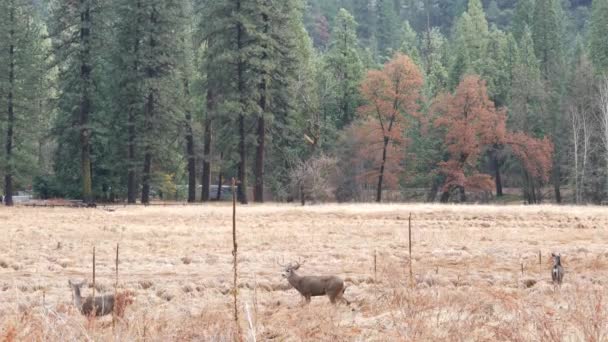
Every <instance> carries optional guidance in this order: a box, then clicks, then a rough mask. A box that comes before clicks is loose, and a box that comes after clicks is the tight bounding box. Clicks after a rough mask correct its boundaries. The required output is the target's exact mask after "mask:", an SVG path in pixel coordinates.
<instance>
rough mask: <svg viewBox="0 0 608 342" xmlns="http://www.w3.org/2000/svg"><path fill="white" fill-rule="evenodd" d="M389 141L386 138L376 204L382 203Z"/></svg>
mask: <svg viewBox="0 0 608 342" xmlns="http://www.w3.org/2000/svg"><path fill="white" fill-rule="evenodd" d="M388 143H389V139H388V137H384V145H383V147H382V163H381V164H380V174H379V175H378V188H377V189H376V202H377V203H380V202H382V182H383V181H384V168H385V165H386V155H387V149H388Z"/></svg>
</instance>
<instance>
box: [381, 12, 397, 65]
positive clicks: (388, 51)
mask: <svg viewBox="0 0 608 342" xmlns="http://www.w3.org/2000/svg"><path fill="white" fill-rule="evenodd" d="M398 23H399V17H398V14H397V13H396V12H395V2H394V0H377V1H376V41H377V43H378V54H379V57H381V58H384V59H386V60H388V59H390V58H391V56H392V54H393V53H394V51H395V50H396V49H397V48H398V47H399V46H398V45H397V44H398V42H399V39H398V38H397V37H398V33H399V24H398Z"/></svg>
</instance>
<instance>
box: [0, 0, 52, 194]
mask: <svg viewBox="0 0 608 342" xmlns="http://www.w3.org/2000/svg"><path fill="white" fill-rule="evenodd" d="M43 34H44V32H43V27H42V26H41V25H40V23H39V18H38V16H37V14H36V10H35V8H34V7H33V6H32V3H31V2H29V1H23V0H2V1H0V46H1V48H0V49H1V50H0V105H1V107H0V113H1V115H0V127H2V128H4V130H3V132H0V137H3V138H4V139H3V141H2V143H3V145H4V149H3V151H2V152H0V156H3V158H2V160H1V161H0V165H1V166H2V167H1V170H2V171H0V173H3V174H4V184H3V185H4V203H5V204H6V205H7V206H11V205H13V192H14V184H15V182H18V183H19V182H26V181H28V178H29V181H30V182H31V177H32V176H33V175H35V171H34V170H33V169H35V163H34V162H33V158H32V157H33V156H35V146H34V141H35V140H34V139H36V134H37V132H36V129H37V128H39V127H41V126H42V125H41V123H40V122H38V119H39V118H38V115H41V114H42V113H40V114H38V113H37V112H38V111H39V110H40V108H37V107H36V104H37V103H40V102H42V101H44V97H43V96H44V89H43V88H42V87H44V86H45V83H44V81H45V68H44V67H45V65H44V58H45V57H46V56H45V54H46V51H45V45H44V41H43V37H42V36H43ZM27 164H31V165H27ZM32 164H33V165H32Z"/></svg>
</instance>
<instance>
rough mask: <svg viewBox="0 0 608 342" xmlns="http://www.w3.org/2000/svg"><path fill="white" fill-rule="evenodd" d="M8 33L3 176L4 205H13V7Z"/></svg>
mask: <svg viewBox="0 0 608 342" xmlns="http://www.w3.org/2000/svg"><path fill="white" fill-rule="evenodd" d="M9 18H10V19H9V20H10V23H9V25H10V31H9V41H10V43H9V47H8V55H9V57H8V58H9V70H8V99H7V102H8V118H7V119H8V121H7V123H6V146H5V147H6V149H5V152H6V156H5V157H6V172H5V175H4V204H6V206H9V207H10V206H12V205H13V128H14V125H15V112H14V110H15V109H14V104H13V90H14V88H15V45H14V37H15V28H14V27H15V6H14V4H11V8H10V15H9Z"/></svg>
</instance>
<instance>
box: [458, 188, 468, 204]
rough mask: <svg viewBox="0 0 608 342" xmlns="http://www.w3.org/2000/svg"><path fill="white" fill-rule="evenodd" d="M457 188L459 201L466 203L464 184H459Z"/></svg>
mask: <svg viewBox="0 0 608 342" xmlns="http://www.w3.org/2000/svg"><path fill="white" fill-rule="evenodd" d="M458 190H459V192H460V203H466V202H467V194H466V191H465V189H464V186H459V187H458Z"/></svg>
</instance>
